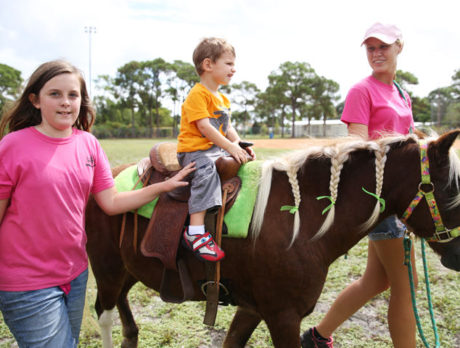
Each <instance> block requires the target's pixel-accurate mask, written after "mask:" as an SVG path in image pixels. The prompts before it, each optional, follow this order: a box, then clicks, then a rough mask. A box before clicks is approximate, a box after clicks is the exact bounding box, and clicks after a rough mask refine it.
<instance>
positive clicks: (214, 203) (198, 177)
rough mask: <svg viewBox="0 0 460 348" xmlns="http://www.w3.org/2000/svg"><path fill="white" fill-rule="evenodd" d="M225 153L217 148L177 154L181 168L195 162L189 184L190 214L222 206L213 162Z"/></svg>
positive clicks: (220, 192) (217, 175) (220, 191)
mask: <svg viewBox="0 0 460 348" xmlns="http://www.w3.org/2000/svg"><path fill="white" fill-rule="evenodd" d="M225 155H226V152H225V151H224V150H222V149H221V148H219V147H217V146H213V147H211V148H210V149H208V150H202V151H194V152H179V153H177V159H178V161H179V163H180V165H181V166H182V167H184V166H186V165H187V164H189V163H191V162H195V167H196V170H195V171H194V172H193V173H192V175H193V177H192V180H191V182H190V199H189V201H188V209H189V213H190V214H194V213H198V212H200V211H205V210H210V209H212V210H214V209H216V208H218V207H220V206H221V205H222V189H221V184H220V178H219V174H218V173H217V169H216V165H215V162H216V161H217V159H218V158H219V157H222V156H225Z"/></svg>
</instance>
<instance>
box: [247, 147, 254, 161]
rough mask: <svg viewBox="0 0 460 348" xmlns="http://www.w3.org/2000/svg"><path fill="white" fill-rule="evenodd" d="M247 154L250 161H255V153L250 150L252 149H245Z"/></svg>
mask: <svg viewBox="0 0 460 348" xmlns="http://www.w3.org/2000/svg"><path fill="white" fill-rule="evenodd" d="M245 150H246V152H247V154H248V155H249V156H250V157H251V161H254V160H255V159H256V153H255V152H254V150H253V149H252V147H247V148H245Z"/></svg>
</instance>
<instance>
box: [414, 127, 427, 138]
mask: <svg viewBox="0 0 460 348" xmlns="http://www.w3.org/2000/svg"><path fill="white" fill-rule="evenodd" d="M414 133H415V135H416V136H417V137H418V138H419V139H425V138H426V137H427V134H426V133H425V132H422V131H421V130H418V129H414Z"/></svg>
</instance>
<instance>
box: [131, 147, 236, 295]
mask: <svg viewBox="0 0 460 348" xmlns="http://www.w3.org/2000/svg"><path fill="white" fill-rule="evenodd" d="M176 150H177V147H176V144H175V143H158V144H156V145H155V146H154V147H153V148H152V149H151V150H150V154H149V157H148V158H145V159H143V160H142V161H141V162H139V164H138V173H139V176H140V177H143V181H146V180H147V178H148V181H147V182H144V185H151V184H154V183H158V182H161V181H164V180H167V179H168V178H170V177H171V176H173V175H175V174H176V173H177V172H178V171H179V170H180V169H181V167H180V165H179V163H178V161H177V157H176V156H177V154H176ZM216 167H217V171H218V173H219V176H220V179H221V183H222V186H223V187H225V189H226V190H227V199H226V204H225V207H226V208H225V211H228V209H230V208H231V206H232V205H233V203H234V201H235V199H236V196H237V194H238V191H239V189H240V187H241V179H240V178H239V177H238V176H237V173H238V170H239V168H240V164H239V163H238V162H236V161H235V160H234V159H233V158H232V157H221V158H219V159H218V160H217V161H216ZM147 172H149V173H148V174H149V175H144V174H146V173H147ZM189 197H190V186H184V187H182V188H179V189H176V190H174V191H171V192H167V193H162V194H161V195H160V197H159V199H158V202H157V204H156V206H155V209H154V211H153V214H152V217H151V219H150V222H149V225H148V227H147V231H146V233H145V235H144V237H143V239H142V242H141V245H140V249H141V252H142V254H143V255H144V256H147V257H155V258H158V259H159V260H160V261H161V262H162V263H163V265H164V271H163V279H162V284H161V288H160V296H161V298H162V299H163V300H164V301H168V302H176V303H177V302H183V301H186V300H188V299H191V298H192V297H193V287H192V286H191V282H190V279H189V276H188V270H187V265H186V264H185V262H184V261H183V260H182V259H180V258H178V248H179V245H180V239H181V236H182V231H183V229H184V225H185V223H186V220H187V217H188V199H189ZM213 213H215V212H213ZM210 214H211V213H210ZM207 221H215V219H207ZM206 227H207V228H209V229H211V230H213V229H214V227H215V226H206ZM134 244H136V243H134ZM177 276H179V278H180V281H181V284H182V292H183V297H182V298H177V297H171V296H170V294H171V293H174V292H173V291H170V290H169V289H170V287H169V286H170V284H172V283H173V278H174V277H176V279H177Z"/></svg>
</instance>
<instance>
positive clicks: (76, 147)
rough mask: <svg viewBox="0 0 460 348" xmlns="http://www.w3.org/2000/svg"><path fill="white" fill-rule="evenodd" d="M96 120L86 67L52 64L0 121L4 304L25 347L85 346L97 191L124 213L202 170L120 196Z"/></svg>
mask: <svg viewBox="0 0 460 348" xmlns="http://www.w3.org/2000/svg"><path fill="white" fill-rule="evenodd" d="M94 118H95V113H94V111H93V109H92V107H91V104H90V100H89V96H88V93H87V90H86V85H85V81H84V80H83V78H82V75H81V74H80V72H79V71H78V70H77V69H76V68H75V67H74V66H72V65H71V64H69V63H67V62H65V61H51V62H47V63H44V64H42V65H41V66H40V67H39V68H38V69H37V70H36V71H35V72H34V73H33V74H32V76H31V77H30V79H29V82H28V84H27V86H26V88H25V90H24V91H23V93H22V96H21V97H20V98H19V100H18V101H17V102H16V104H15V105H14V106H13V108H12V109H11V110H10V111H9V112H7V113H6V114H5V115H4V116H3V118H2V120H1V121H0V139H1V141H0V158H1V162H0V310H1V311H2V314H3V318H4V320H5V323H6V324H7V325H8V327H9V329H10V331H11V332H12V334H13V335H14V337H15V339H16V341H17V342H18V344H19V347H38V346H40V347H53V348H54V347H76V346H77V344H78V336H79V332H80V325H81V320H82V316H83V307H84V300H85V291H86V281H87V276H88V261H87V256H86V250H85V247H86V234H85V230H84V220H85V216H84V214H85V208H86V203H87V201H88V197H89V195H90V194H93V195H94V197H95V199H96V201H97V203H98V204H99V206H100V207H101V208H102V209H103V210H104V212H106V213H107V214H109V215H114V214H119V213H122V212H125V211H130V210H133V209H136V208H138V207H140V206H142V205H144V204H146V203H148V202H150V201H152V200H153V199H155V198H156V197H157V196H158V195H159V194H160V193H161V192H164V191H169V190H172V189H174V188H176V187H180V186H185V185H187V183H186V182H183V181H181V180H182V179H183V178H184V177H185V176H186V175H188V174H189V173H190V172H191V171H193V164H192V165H190V166H187V167H185V168H184V169H183V170H182V171H181V172H179V174H177V175H176V176H175V177H173V178H171V179H169V180H168V181H165V182H163V183H160V184H156V185H151V186H147V187H145V188H144V189H141V190H136V191H131V192H121V193H118V192H117V191H116V189H115V186H114V182H113V178H112V174H111V170H110V165H109V162H108V160H107V157H106V155H105V153H104V151H103V150H102V148H101V146H100V144H99V142H98V141H97V139H96V138H95V137H94V136H93V135H91V134H90V133H89V130H90V128H91V126H92V125H93V123H94ZM6 129H8V130H9V132H10V133H9V134H7V135H5V136H4V134H5V130H6Z"/></svg>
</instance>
